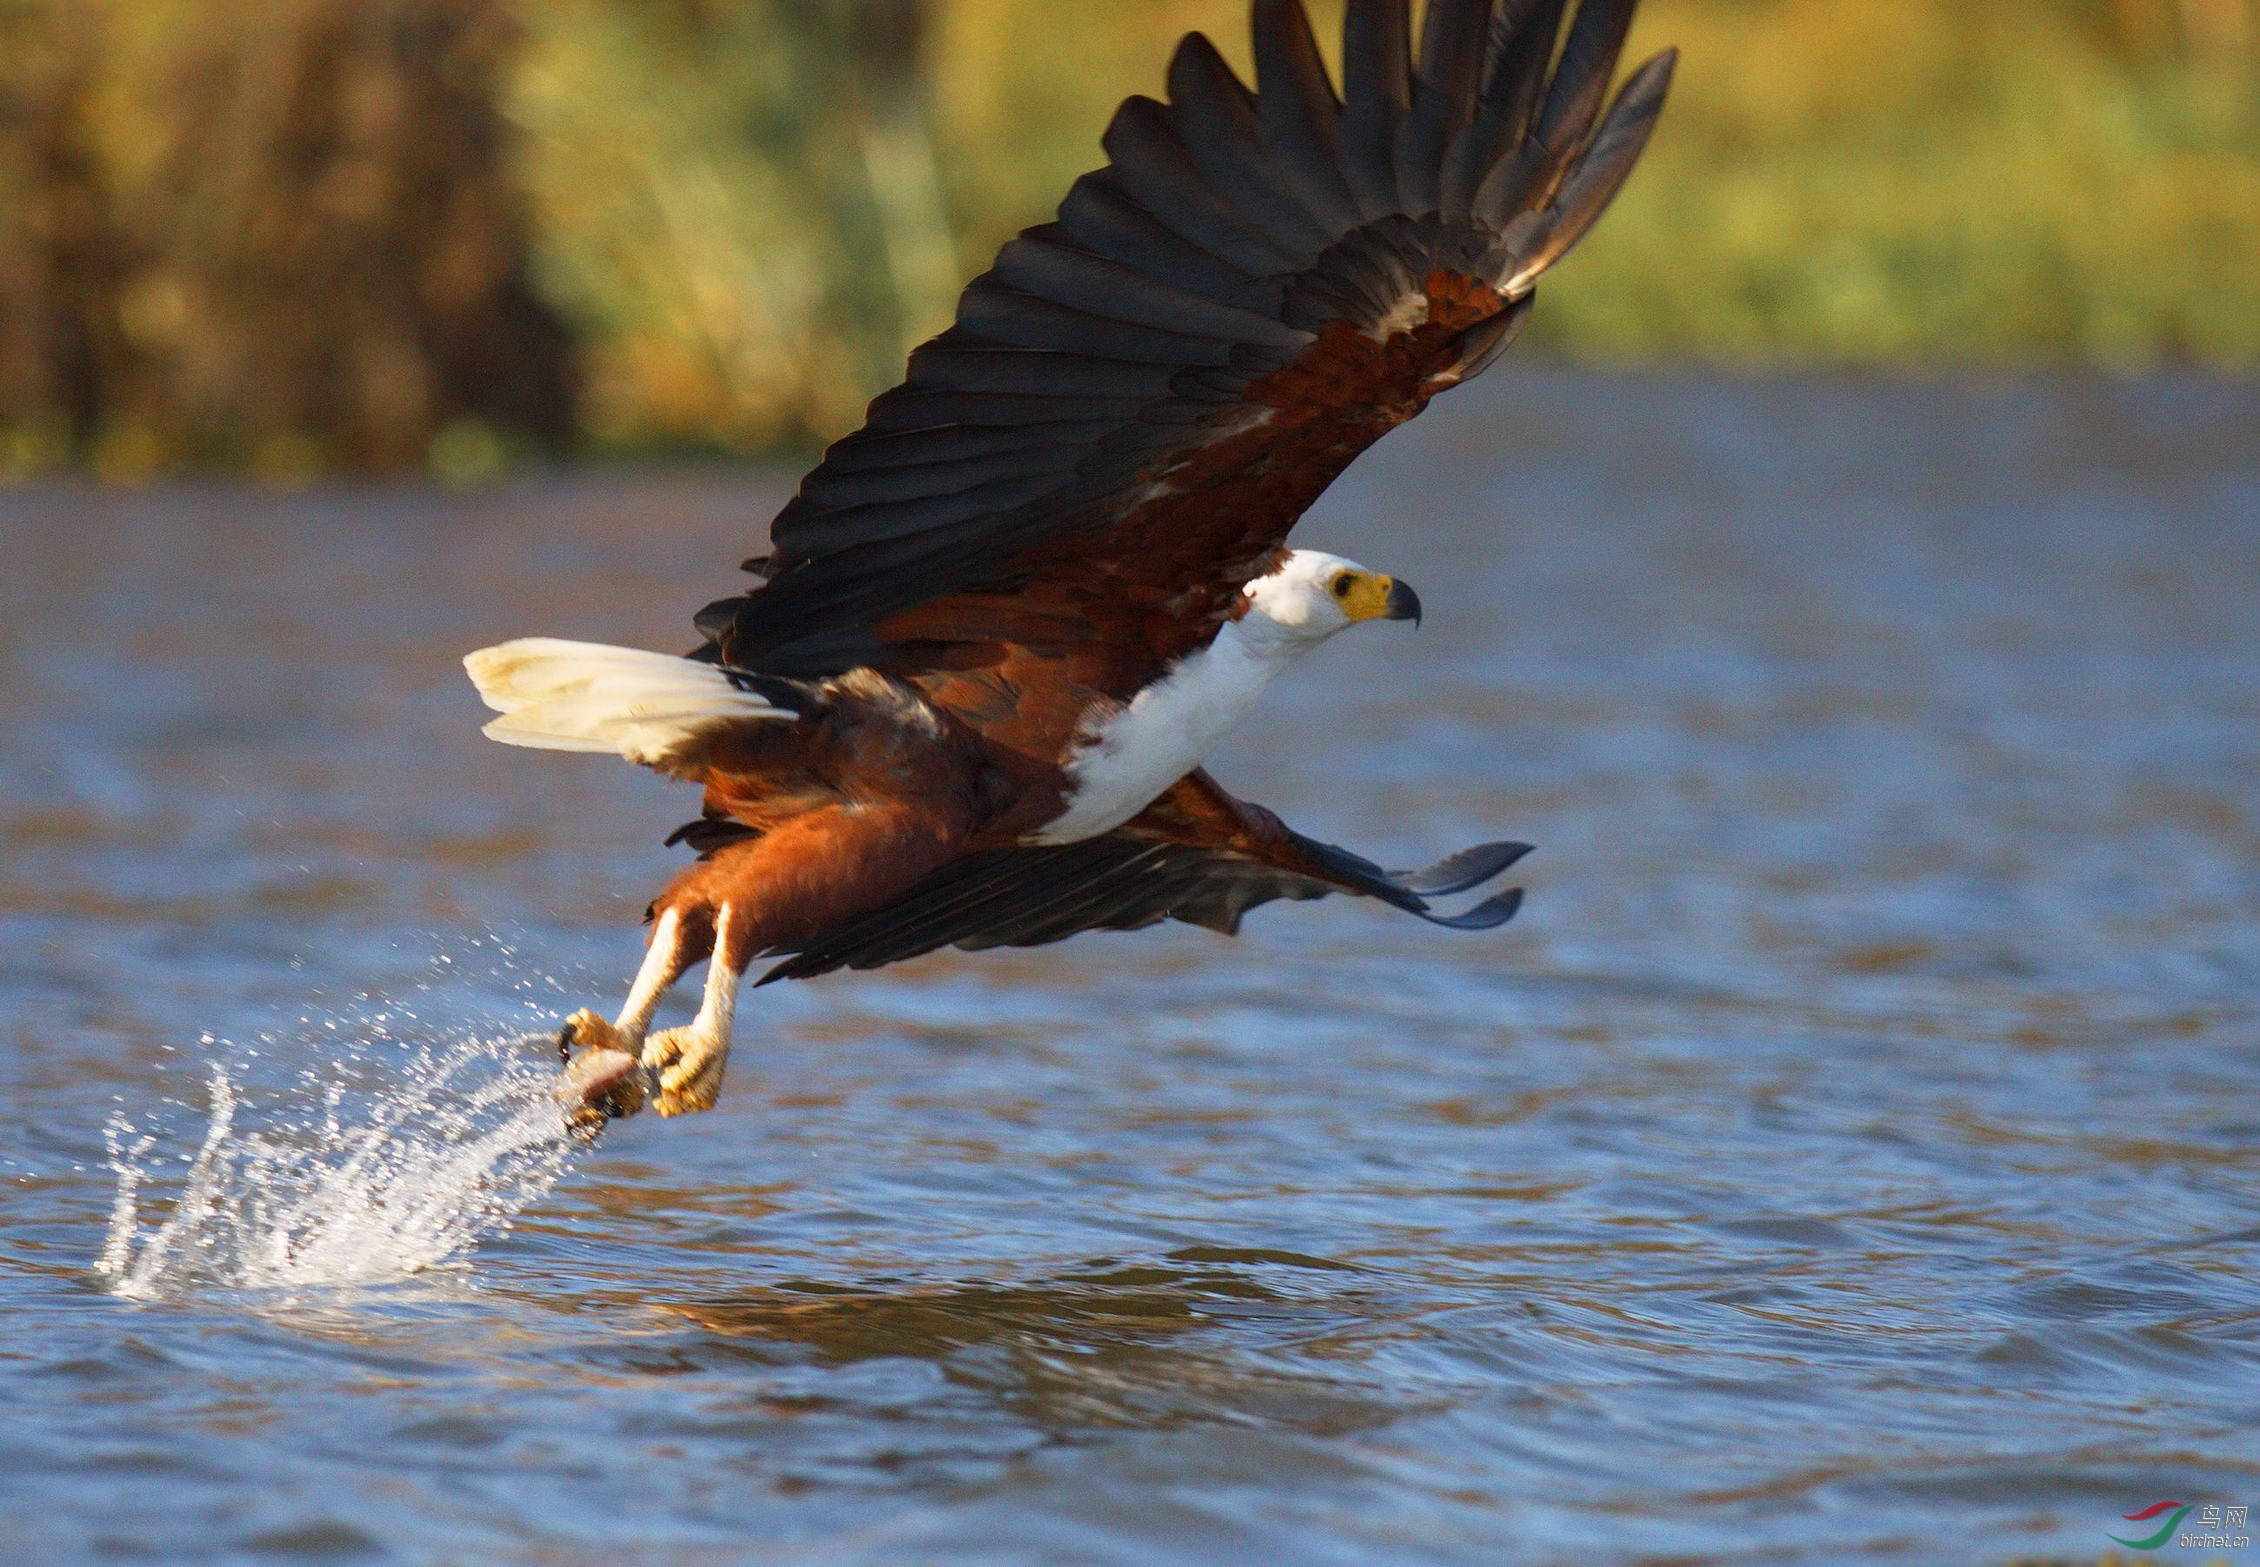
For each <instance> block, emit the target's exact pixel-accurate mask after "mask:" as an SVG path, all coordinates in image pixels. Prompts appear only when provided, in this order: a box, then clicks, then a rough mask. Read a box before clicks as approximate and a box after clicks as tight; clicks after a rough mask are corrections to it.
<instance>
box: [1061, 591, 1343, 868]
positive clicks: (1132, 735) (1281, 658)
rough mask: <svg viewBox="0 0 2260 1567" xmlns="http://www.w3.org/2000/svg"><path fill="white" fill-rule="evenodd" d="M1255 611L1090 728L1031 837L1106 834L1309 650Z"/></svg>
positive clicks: (1191, 764)
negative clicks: (1064, 785) (1058, 803)
mask: <svg viewBox="0 0 2260 1567" xmlns="http://www.w3.org/2000/svg"><path fill="white" fill-rule="evenodd" d="M1312 645H1313V644H1312V640H1311V639H1310V638H1309V637H1307V636H1303V635H1299V634H1298V631H1297V628H1295V627H1292V626H1285V625H1282V624H1280V623H1279V622H1278V621H1276V620H1273V619H1272V618H1271V617H1270V616H1268V615H1265V614H1262V613H1261V612H1259V611H1251V612H1250V613H1248V614H1246V615H1243V616H1242V617H1241V618H1240V619H1238V620H1230V621H1226V622H1225V623H1224V625H1223V627H1222V628H1221V629H1219V630H1218V632H1217V634H1216V637H1215V640H1213V641H1211V642H1210V643H1209V645H1208V646H1207V647H1205V648H1201V649H1199V650H1198V651H1196V652H1193V653H1190V654H1187V655H1186V656H1185V657H1184V658H1181V659H1179V660H1178V661H1177V662H1176V663H1175V664H1173V665H1171V666H1170V667H1169V669H1168V670H1167V671H1166V672H1165V673H1163V674H1162V676H1161V677H1160V678H1159V679H1157V680H1155V681H1153V682H1152V683H1151V684H1150V685H1148V686H1147V687H1146V688H1145V689H1144V690H1142V691H1140V692H1139V693H1138V694H1137V695H1136V696H1134V697H1132V698H1131V699H1130V701H1129V702H1128V703H1127V704H1126V705H1124V706H1122V707H1120V708H1116V709H1113V710H1111V711H1110V712H1108V713H1107V714H1106V715H1105V716H1104V717H1101V718H1098V719H1097V720H1096V721H1095V722H1087V723H1086V725H1085V728H1084V732H1083V736H1082V737H1081V738H1080V739H1079V741H1078V743H1077V745H1076V746H1075V748H1074V750H1073V751H1072V752H1071V753H1070V754H1069V756H1068V757H1067V759H1066V763H1065V771H1066V773H1067V775H1068V780H1069V784H1070V790H1069V793H1068V800H1067V809H1066V811H1065V812H1064V813H1063V814H1062V815H1060V816H1059V817H1057V818H1056V819H1054V820H1053V821H1052V822H1051V823H1050V825H1048V826H1046V827H1045V828H1043V829H1042V830H1041V831H1039V832H1038V833H1036V834H1035V835H1034V836H1033V839H1032V841H1033V842H1037V843H1047V844H1059V843H1077V842H1080V841H1081V840H1083V839H1085V838H1095V837H1098V836H1099V835H1100V834H1102V833H1109V832H1112V831H1113V830H1114V829H1115V828H1117V827H1120V826H1121V825H1122V824H1123V823H1124V822H1127V821H1129V820H1130V818H1132V817H1133V816H1136V815H1137V814H1138V813H1139V812H1140V811H1142V810H1144V809H1145V808H1146V807H1147V806H1148V805H1151V804H1152V803H1153V802H1154V801H1155V800H1156V799H1158V798H1159V797H1160V796H1161V794H1162V793H1163V792H1164V791H1165V790H1167V789H1168V788H1169V787H1170V786H1171V785H1172V784H1174V783H1176V782H1177V780H1179V779H1180V778H1183V777H1184V776H1185V775H1186V774H1187V773H1189V772H1191V771H1193V769H1195V768H1196V767H1199V766H1200V765H1201V763H1202V762H1204V761H1206V760H1207V759H1208V755H1209V753H1210V752H1211V751H1213V750H1215V749H1216V746H1217V743H1218V742H1219V741H1221V740H1222V739H1223V738H1224V737H1225V735H1226V734H1228V733H1229V732H1230V731H1231V729H1232V726H1233V725H1234V724H1236V723H1238V722H1239V721H1240V719H1241V718H1242V717H1243V716H1245V715H1246V713H1247V711H1248V709H1250V708H1251V707H1253V706H1255V704H1256V700H1257V699H1258V698H1259V697H1261V696H1262V695H1263V693H1264V690H1265V689H1266V688H1267V687H1268V686H1269V685H1270V684H1271V682H1272V681H1273V680H1274V679H1276V678H1278V675H1279V672H1280V671H1281V670H1283V669H1285V668H1286V667H1287V666H1288V665H1289V664H1291V663H1293V662H1294V661H1295V660H1296V658H1298V657H1299V656H1300V655H1301V654H1303V653H1304V652H1305V651H1307V650H1308V649H1309V648H1310V647H1311V646H1312Z"/></svg>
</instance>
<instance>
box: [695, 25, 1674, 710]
mask: <svg viewBox="0 0 2260 1567" xmlns="http://www.w3.org/2000/svg"><path fill="white" fill-rule="evenodd" d="M1636 4H1637V0H1575V3H1574V10H1575V15H1574V18H1573V19H1570V18H1568V13H1569V12H1570V11H1571V10H1572V5H1573V0H1430V4H1429V6H1428V9H1427V14H1426V19H1425V22H1424V24H1423V27H1422V32H1421V37H1420V40H1419V47H1418V49H1417V51H1416V50H1415V48H1414V44H1413V38H1412V29H1411V8H1410V0H1349V9H1348V20H1347V23H1346V34H1345V41H1344V51H1343V52H1344V59H1345V62H1346V64H1345V73H1344V83H1343V92H1342V95H1341V96H1340V97H1337V96H1336V93H1335V89H1334V85H1333V83H1332V82H1331V81H1330V79H1329V78H1328V75H1327V72H1326V68H1325V66H1324V64H1323V63H1322V62H1321V59H1320V56H1319V51H1318V45H1317V42H1316V40H1315V38H1314V37H1313V35H1312V32H1311V26H1310V20H1309V18H1308V16H1307V15H1306V14H1305V12H1304V10H1303V7H1302V3H1301V0H1256V3H1255V18H1254V34H1255V55H1256V63H1257V77H1258V81H1259V83H1260V90H1255V91H1251V90H1250V89H1249V88H1248V87H1247V86H1246V85H1244V84H1243V83H1242V82H1241V81H1240V80H1239V79H1238V77H1236V76H1235V75H1234V74H1233V72H1232V70H1231V68H1230V67H1229V66H1228V65H1226V64H1225V62H1224V60H1223V59H1222V57H1221V56H1220V55H1218V53H1217V51H1216V49H1215V48H1214V46H1213V45H1211V44H1210V43H1209V41H1208V40H1207V39H1206V38H1204V37H1202V36H1200V35H1199V34H1195V35H1193V36H1192V37H1190V38H1188V39H1186V40H1185V43H1184V45H1183V46H1182V47H1181V48H1180V49H1179V50H1178V53H1177V56H1176V59H1175V61H1174V63H1173V64H1172V66H1171V68H1170V74H1169V94H1170V101H1169V102H1168V103H1167V104H1163V103H1157V102H1154V101H1153V100H1151V99H1147V98H1133V99H1131V100H1130V101H1129V102H1128V103H1126V104H1125V105H1124V106H1123V107H1122V109H1121V111H1120V112H1119V113H1118V114H1117V116H1116V118H1115V120H1114V122H1113V125H1112V127H1111V128H1110V129H1109V130H1108V132H1107V135H1106V149H1107V152H1108V154H1109V156H1110V157H1111V158H1112V160H1113V161H1112V163H1111V164H1110V165H1109V166H1108V167H1107V168H1105V169H1102V170H1101V171H1099V172H1098V173H1096V174H1092V175H1089V176H1086V177H1085V178H1084V179H1082V180H1081V181H1079V182H1078V183H1077V184H1076V186H1075V188H1074V190H1073V192H1072V193H1071V194H1070V195H1069V196H1068V198H1067V200H1066V202H1065V204H1064V205H1063V206H1062V207H1061V209H1060V213H1059V220H1058V221H1057V222H1056V223H1053V224H1050V225H1047V226H1045V227H1042V228H1038V229H1033V230H1030V231H1029V232H1028V233H1026V234H1024V235H1022V236H1021V237H1020V238H1019V239H1017V240H1015V241H1013V242H1012V243H1011V244H1009V245H1007V246H1006V247H1005V249H1004V252H1003V253H1002V255H1000V256H999V257H998V259H997V263H996V266H995V269H994V270H992V271H991V272H989V273H988V274H987V275H985V276H983V277H982V278H980V279H978V280H977V281H976V282H974V283H973V285H972V286H971V287H970V288H968V289H967V290H966V293H965V297H964V300H963V302H962V303H961V304H960V306H959V310H958V318H957V324H956V325H955V326H954V327H953V328H951V329H950V330H949V331H948V332H945V333H944V334H943V335H942V336H941V337H939V338H936V339H935V340H934V341H933V342H931V343H929V344H927V345H926V346H925V347H923V348H921V349H919V350H918V352H917V353H916V354H914V355H913V356H912V358H911V362H910V375H909V379H908V381H907V382H905V384H904V385H902V386H901V387H898V388H897V389H896V390H894V391H892V392H889V393H887V394H886V395H885V396H883V397H881V398H879V399H878V400H877V401H876V402H875V403H873V404H872V406H871V411H870V419H869V423H868V424H866V425H865V427H864V428H863V429H862V430H861V431H859V432H858V433H856V434H854V435H851V436H849V437H848V438H847V439H845V440H843V441H841V442H840V443H839V444H838V445H836V446H834V447H833V448H832V450H831V452H830V453H829V454H828V455H827V456H826V458H825V460H824V462H823V464H822V466H820V467H819V468H818V469H817V470H816V471H815V472H814V473H812V474H811V475H809V477H808V479H807V480H806V481H805V482H804V483H803V485H802V487H801V492H800V495H799V497H798V498H797V499H795V500H794V501H793V502H792V503H791V504H790V505H788V506H787V507H786V508H785V510H784V511H783V512H782V513H781V514H780V515H779V516H778V518H777V519H776V522H775V525H774V527H773V529H772V546H773V550H774V553H773V554H772V555H770V556H769V557H768V558H767V559H766V560H765V561H758V562H752V563H749V569H750V570H754V571H757V572H758V573H759V574H760V575H761V576H762V577H764V578H765V579H766V585H765V586H764V587H761V588H759V589H757V590H756V591H754V592H751V593H749V594H746V595H744V596H742V597H738V598H732V599H726V600H724V601H722V602H721V603H718V604H714V605H711V606H709V607H708V609H707V610H706V611H705V612H704V613H703V614H702V615H701V616H700V617H699V624H700V626H701V627H702V629H704V630H705V631H706V632H707V633H708V635H709V636H710V637H711V638H712V639H713V644H712V646H711V647H710V648H709V649H708V654H707V656H709V657H715V658H719V659H722V660H724V661H726V662H728V663H729V664H731V665H733V666H735V667H739V668H744V669H753V670H761V671H765V672H771V673H778V674H796V675H808V674H821V673H829V672H836V671H838V670H842V669H846V668H850V667H854V666H857V665H875V666H878V667H882V668H890V669H894V670H898V671H905V672H908V671H915V670H920V669H928V668H937V667H957V668H965V667H971V666H975V665H978V664H980V663H981V662H982V661H983V658H982V654H981V653H980V651H979V649H980V648H981V647H983V646H1002V645H1004V644H1008V643H1017V644H1020V645H1023V646H1035V647H1063V646H1064V647H1070V648H1072V647H1073V646H1075V645H1077V644H1089V645H1091V646H1092V647H1093V648H1094V650H1095V649H1098V648H1106V649H1111V650H1113V654H1114V657H1115V659H1116V662H1117V664H1118V665H1119V666H1121V667H1117V668H1115V669H1112V670H1109V671H1106V672H1105V674H1104V675H1103V676H1100V677H1099V678H1101V679H1103V680H1105V681H1106V682H1107V683H1119V682H1127V685H1128V688H1129V689H1135V687H1136V686H1137V685H1142V684H1143V683H1144V681H1145V680H1146V679H1147V678H1149V677H1150V675H1151V674H1152V672H1154V670H1156V669H1158V668H1159V667H1160V666H1161V665H1164V664H1166V663H1167V662H1168V661H1169V660H1171V659H1173V658H1175V657H1177V656H1179V655H1180V654H1182V653H1183V652H1185V651H1187V650H1189V649H1190V648H1192V647H1197V646H1200V645H1202V644H1204V643H1205V642H1206V641H1207V640H1208V639H1209V637H1210V636H1212V635H1213V634H1214V630H1215V627H1216V626H1217V624H1218V623H1219V622H1221V621H1222V620H1223V619H1224V618H1225V617H1226V616H1228V615H1229V614H1231V613H1232V612H1233V610H1234V607H1235V605H1236V603H1237V600H1238V595H1239V591H1240V589H1241V588H1242V587H1243V586H1244V585H1245V584H1246V583H1247V582H1248V581H1249V580H1250V579H1251V578H1253V577H1255V576H1258V575H1260V574H1261V573H1262V572H1263V571H1265V570H1268V569H1269V566H1270V564H1271V561H1272V559H1273V558H1274V555H1275V552H1276V551H1277V550H1278V548H1279V547H1280V545H1281V543H1282V541H1283V540H1284V539H1285V538H1286V536H1287V533H1288V530H1289V529H1291V528H1292V527H1293V526H1294V523H1295V521H1296V519H1297V518H1299V517H1300V516H1301V515H1302V513H1303V512H1304V510H1305V509H1307V508H1308V507H1309V506H1310V504H1311V503H1312V502H1313V501H1314V500H1316V499H1317V497H1318V496H1319V495H1320V493H1321V492H1323V491H1324V490H1325V489H1326V487H1327V486H1328V485H1329V484H1331V483H1332V482H1333V481H1334V479H1335V477H1336V476H1337V475H1339V474H1340V473H1341V471H1342V470H1343V468H1345V467H1347V466H1348V465H1349V463H1350V462H1351V460H1352V459H1353V458H1355V457H1356V456H1357V455H1358V454H1359V453H1360V452H1362V451H1364V450H1365V449H1366V448H1367V447H1368V446H1370V445H1371V444H1372V443H1373V442H1374V441H1376V440H1378V439H1379V438H1380V437H1381V436H1382V435H1383V434H1385V433H1386V432H1387V431H1389V430H1390V429H1392V428H1394V427H1395V426H1396V425H1398V424H1401V423H1403V422H1404V421H1405V420H1407V419H1410V418H1411V417H1413V416H1414V415H1415V414H1417V413H1418V412H1420V410H1421V409H1422V408H1423V407H1424V406H1425V405H1426V404H1427V402H1428V400H1429V398H1431V397H1432V396H1434V395H1435V394H1436V393H1437V392H1439V391H1441V390H1443V389H1444V388H1446V387H1449V386H1452V385H1455V384H1457V383H1458V382H1460V381H1462V380H1464V379H1466V378H1467V377H1469V376H1472V375H1474V374H1476V373H1477V372H1479V371H1480V370H1482V369H1483V368H1485V367H1486V366H1487V365H1488V364H1489V363H1490V362H1491V360H1492V359H1493V358H1494V357H1496V356H1497V354H1498V353H1499V352H1500V351H1501V350H1502V349H1503V348H1504V347H1505V346H1506V344H1507V343H1508V342H1509V341H1510V340H1511V338H1512V337H1513V335H1514V333H1515V331H1516V329H1517V328H1518V327H1519V326H1520V325H1521V324H1522V321H1523V319H1524V317H1525V315H1526V314H1527V310H1528V305H1529V302H1530V297H1531V293H1532V290H1533V289H1534V288H1535V287H1536V284H1537V281H1538V278H1539V276H1540V275H1541V274H1542V273H1544V272H1545V271H1546V269H1547V268H1548V267H1550V266H1552V265H1553V264H1554V263H1555V262H1556V261H1558V260H1560V259H1561V258H1562V256H1563V255H1564V254H1566V253H1567V252H1568V250H1569V249H1570V247H1571V246H1572V245H1573V244H1575V243H1576V242H1577V240H1578V239H1579V238H1580V237H1582V236H1583V235H1584V234H1585V232H1586V231H1587V230H1588V229H1589V228H1591V227H1592V225H1593V223H1594V222H1595V220H1596V219H1598V218H1599V217H1600V215H1601V213H1602V211H1603V209H1604V208H1605V207H1606V206H1607V205H1608V203H1609V201H1610V199H1611V198H1612V197H1613V196H1614V195H1615V194H1616V192H1617V190H1618V188H1619V187H1620V186H1621V185H1622V184H1623V183H1624V181H1625V179H1626V177H1627V176H1628V175H1629V174H1630V173H1631V171H1632V167H1633V165H1634V163H1635V162H1636V161H1637V159H1638V158H1639V156H1640V153H1641V150H1642V149H1643V147H1644V146H1645V145H1646V143H1647V139H1648V135H1649V132H1650V130H1651V129H1652V128H1653V126H1654V123H1655V119H1656V116H1657V114H1658V112H1659V111H1660V110H1661V108H1662V106H1663V100H1664V95H1665V91H1666V88H1667V86H1668V84H1669V79H1670V74H1671V66H1672V57H1671V56H1669V55H1664V56H1659V57H1658V58H1656V59H1654V60H1652V61H1650V62H1649V63H1648V64H1647V65H1646V66H1644V67H1642V68H1641V70H1640V71H1639V72H1638V73H1636V74H1635V75H1634V76H1633V77H1632V79H1631V80H1630V81H1629V82H1628V83H1627V84H1626V85H1625V87H1624V89H1623V91H1622V92H1620V93H1619V94H1618V95H1617V97H1616V99H1615V101H1614V103H1613V105H1610V104H1609V102H1608V97H1607V89H1608V86H1609V83H1610V81H1611V79H1612V78H1613V77H1614V75H1615V71H1616V64H1617V59H1618V56H1619V54H1620V53H1621V52H1622V49H1623V46H1624V40H1625V35H1626V33H1627V31H1628V29H1629V27H1630V25H1631V20H1632V13H1633V10H1634V7H1635V5H1636ZM1565 19H1567V26H1566V28H1565V25H1564V24H1565ZM1604 106H1606V112H1605V113H1604ZM1125 650H1130V651H1125ZM1122 694H1124V695H1127V694H1128V690H1127V689H1126V690H1124V691H1123V693H1122Z"/></svg>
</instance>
